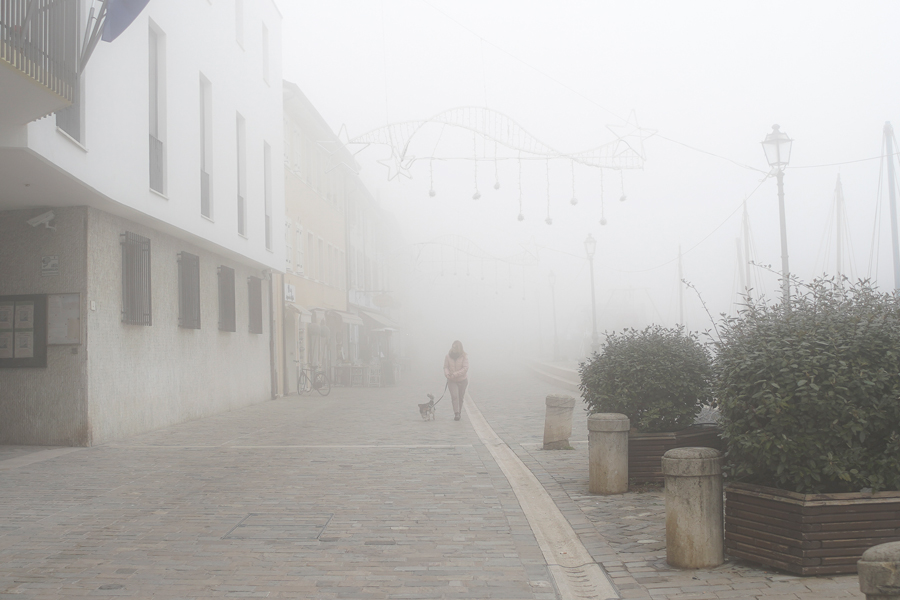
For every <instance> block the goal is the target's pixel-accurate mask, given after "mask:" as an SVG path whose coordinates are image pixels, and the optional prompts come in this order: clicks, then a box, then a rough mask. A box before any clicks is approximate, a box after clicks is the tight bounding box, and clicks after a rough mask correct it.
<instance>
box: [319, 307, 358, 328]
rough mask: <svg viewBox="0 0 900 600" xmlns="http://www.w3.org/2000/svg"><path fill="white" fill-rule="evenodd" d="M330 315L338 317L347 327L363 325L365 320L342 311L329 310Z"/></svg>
mask: <svg viewBox="0 0 900 600" xmlns="http://www.w3.org/2000/svg"><path fill="white" fill-rule="evenodd" d="M328 314H329V315H336V316H338V317H339V318H340V319H341V321H342V322H343V323H345V324H346V325H363V320H362V319H360V318H359V317H358V316H357V315H354V314H353V313H348V312H344V311H342V310H329V311H328Z"/></svg>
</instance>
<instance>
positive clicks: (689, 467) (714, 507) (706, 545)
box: [662, 448, 725, 569]
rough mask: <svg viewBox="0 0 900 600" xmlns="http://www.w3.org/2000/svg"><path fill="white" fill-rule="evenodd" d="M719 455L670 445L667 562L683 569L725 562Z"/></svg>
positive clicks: (664, 462) (666, 471) (666, 462)
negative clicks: (671, 447)
mask: <svg viewBox="0 0 900 600" xmlns="http://www.w3.org/2000/svg"><path fill="white" fill-rule="evenodd" d="M721 457H722V455H721V454H720V453H719V451H718V450H714V449H713V448H673V449H672V450H669V451H668V452H666V453H665V454H664V455H663V458H662V471H663V475H665V477H666V562H668V563H669V564H670V565H672V566H673V567H681V568H683V569H702V568H709V567H716V566H718V565H721V564H722V563H723V562H725V531H724V524H723V520H724V510H723V506H722V504H723V502H722V464H721V460H722V458H721Z"/></svg>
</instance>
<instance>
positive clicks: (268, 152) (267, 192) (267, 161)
mask: <svg viewBox="0 0 900 600" xmlns="http://www.w3.org/2000/svg"><path fill="white" fill-rule="evenodd" d="M263 171H264V172H263V184H264V186H265V187H264V190H263V194H264V195H263V198H264V200H265V202H264V209H265V218H266V249H267V250H271V249H272V147H271V146H269V144H268V143H267V142H263Z"/></svg>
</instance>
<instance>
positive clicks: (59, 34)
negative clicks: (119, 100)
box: [0, 0, 78, 126]
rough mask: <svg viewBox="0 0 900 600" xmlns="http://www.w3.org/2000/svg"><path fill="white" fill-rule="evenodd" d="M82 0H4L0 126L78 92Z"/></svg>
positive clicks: (61, 103)
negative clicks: (79, 3)
mask: <svg viewBox="0 0 900 600" xmlns="http://www.w3.org/2000/svg"><path fill="white" fill-rule="evenodd" d="M77 9H78V2H77V1H76V0H0V89H2V90H3V94H0V126H10V125H25V124H26V123H28V122H30V121H34V120H36V119H40V118H43V117H46V116H47V115H49V114H51V113H54V112H56V111H58V110H60V109H63V108H65V107H67V106H70V105H71V104H72V102H73V100H74V99H75V94H76V92H77V85H76V83H77V76H76V70H75V64H76V56H77V38H78V21H77Z"/></svg>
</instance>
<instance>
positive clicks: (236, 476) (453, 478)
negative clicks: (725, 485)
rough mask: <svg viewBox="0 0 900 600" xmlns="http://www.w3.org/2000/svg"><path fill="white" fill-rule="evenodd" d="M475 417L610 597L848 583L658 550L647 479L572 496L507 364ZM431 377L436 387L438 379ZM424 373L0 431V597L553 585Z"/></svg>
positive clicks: (575, 462) (843, 588)
mask: <svg viewBox="0 0 900 600" xmlns="http://www.w3.org/2000/svg"><path fill="white" fill-rule="evenodd" d="M470 380H471V384H470V387H469V394H470V395H471V400H472V402H474V404H475V405H477V407H478V409H479V410H480V412H481V413H482V414H483V415H484V418H485V420H486V421H487V423H488V424H489V425H490V428H491V429H493V431H494V432H495V433H496V435H497V436H499V437H500V438H501V439H502V440H503V441H504V442H505V443H506V445H507V446H508V447H509V448H510V449H511V450H512V451H513V452H514V453H515V454H516V456H518V458H519V459H520V460H521V461H522V463H524V464H525V465H526V466H527V467H528V468H529V469H530V471H531V472H532V473H533V474H534V476H536V477H537V479H538V480H539V481H540V482H541V484H542V485H543V487H544V489H545V490H546V492H547V493H548V494H549V496H550V497H551V498H552V499H553V500H554V502H555V504H556V506H557V507H558V509H559V511H560V512H561V513H562V515H564V516H565V518H566V520H567V521H568V524H569V525H570V526H571V527H572V528H573V529H574V531H575V532H577V534H578V537H579V539H580V541H581V544H583V545H584V547H585V548H586V549H587V550H588V551H589V552H590V554H591V556H592V557H593V559H594V561H596V562H597V563H599V564H600V565H601V566H602V567H603V569H604V570H605V573H606V574H607V575H608V578H609V581H610V582H611V583H612V584H614V585H615V587H616V590H617V592H618V594H619V596H620V597H622V598H646V599H650V598H652V599H654V600H657V599H659V600H663V599H672V600H674V599H685V600H686V599H688V598H759V597H765V598H784V599H788V598H790V599H794V600H800V599H804V598H810V599H811V598H817V599H820V600H821V599H830V598H862V597H863V596H862V594H860V592H859V589H858V586H857V579H856V576H844V577H820V578H799V577H793V576H788V575H782V574H778V573H775V572H768V571H764V570H762V569H759V568H757V567H754V566H753V565H749V564H746V563H736V562H733V561H729V562H726V563H725V564H724V565H722V566H721V567H719V568H716V569H711V570H700V571H680V570H677V569H673V568H670V567H668V566H667V565H666V564H665V523H664V512H665V509H664V498H663V494H662V492H661V491H660V490H658V489H653V488H650V489H642V490H640V491H638V492H629V493H627V494H624V495H622V496H611V497H600V496H592V495H589V494H588V493H587V473H588V465H587V446H586V439H587V435H586V426H585V420H586V416H585V413H584V410H583V407H582V405H580V404H576V408H575V416H574V428H573V437H572V440H571V441H572V445H573V446H574V448H575V449H574V450H569V451H555V452H544V451H541V450H540V443H541V439H542V433H543V415H544V397H545V396H546V394H547V393H550V392H554V391H558V390H557V389H556V388H554V387H553V386H551V385H550V384H546V383H543V382H541V381H540V380H538V379H536V378H534V377H533V376H531V375H530V374H529V373H528V372H527V371H525V370H524V368H515V369H514V368H507V369H499V370H495V371H491V372H490V373H487V372H485V370H476V369H474V368H473V370H472V372H471V377H470ZM439 386H440V387H439ZM442 386H443V379H442V377H441V374H440V372H439V371H436V372H435V373H432V374H430V376H429V377H427V378H425V377H423V376H421V375H408V376H405V377H404V381H403V382H402V384H401V385H399V386H397V387H389V388H341V387H335V388H333V389H332V392H331V394H330V395H329V396H327V397H320V396H318V395H317V394H315V392H313V394H312V395H307V396H302V397H298V396H288V397H285V398H280V399H277V400H273V401H269V402H264V403H262V404H259V405H255V406H251V407H249V408H245V409H241V410H237V411H233V412H228V413H224V414H221V415H218V416H215V417H210V418H205V419H201V420H196V421H192V422H188V423H183V424H181V425H177V426H174V427H169V428H166V429H162V430H158V431H155V432H152V433H148V434H145V435H141V436H136V437H133V438H131V439H127V440H124V441H120V442H116V443H109V444H106V445H101V446H97V447H93V448H75V449H44V448H37V447H15V446H7V447H2V446H0V506H2V507H3V508H2V510H0V598H33V599H43V598H47V599H50V598H71V597H83V596H88V597H95V596H128V597H135V598H143V597H151V596H152V597H159V598H173V599H174V598H206V597H268V598H322V599H330V598H472V599H479V598H485V599H487V598H503V599H510V600H525V599H541V600H550V599H553V598H558V597H561V596H560V595H558V593H557V591H556V590H557V588H558V584H557V583H555V582H554V577H553V575H552V574H551V572H550V569H549V568H548V564H547V560H546V559H545V554H544V553H543V552H542V548H541V547H540V546H539V544H538V541H537V539H536V536H535V533H534V532H533V530H532V527H531V526H530V524H529V520H528V519H527V518H526V515H525V514H524V513H523V509H522V507H521V506H520V502H519V501H518V500H517V496H516V493H515V490H514V489H513V487H512V486H511V485H510V482H509V481H508V480H507V478H506V476H505V475H504V472H503V471H501V468H500V467H499V466H498V464H497V462H496V461H495V460H494V458H493V456H492V454H491V452H490V451H489V449H488V448H487V447H486V446H485V444H484V443H482V440H481V438H479V436H478V435H477V434H476V432H475V430H474V429H473V427H472V422H471V419H470V415H471V411H469V414H466V412H464V414H463V418H462V420H461V421H460V422H454V421H453V412H452V409H451V406H450V399H449V394H448V395H447V397H445V398H444V399H443V400H442V401H441V402H440V403H439V404H438V405H437V410H436V412H437V418H436V420H435V421H433V422H425V421H422V419H421V418H420V416H419V412H418V408H417V406H416V404H417V403H420V402H424V401H426V398H425V393H426V392H431V393H433V394H435V396H436V397H439V396H440V391H441V389H440V388H441V387H442Z"/></svg>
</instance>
